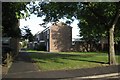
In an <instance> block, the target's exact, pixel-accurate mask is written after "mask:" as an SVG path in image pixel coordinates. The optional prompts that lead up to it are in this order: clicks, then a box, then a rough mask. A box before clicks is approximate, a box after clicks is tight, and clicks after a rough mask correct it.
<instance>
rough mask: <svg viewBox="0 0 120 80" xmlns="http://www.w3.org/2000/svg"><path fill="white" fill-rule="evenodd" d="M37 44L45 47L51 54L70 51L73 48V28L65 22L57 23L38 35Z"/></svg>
mask: <svg viewBox="0 0 120 80" xmlns="http://www.w3.org/2000/svg"><path fill="white" fill-rule="evenodd" d="M35 40H36V41H37V43H38V44H39V45H45V46H46V50H47V51H49V52H63V51H70V49H71V46H72V27H71V26H68V25H67V24H65V23H63V22H56V23H54V24H52V26H50V27H48V28H46V29H45V30H43V31H42V32H39V33H37V34H36V39H35Z"/></svg>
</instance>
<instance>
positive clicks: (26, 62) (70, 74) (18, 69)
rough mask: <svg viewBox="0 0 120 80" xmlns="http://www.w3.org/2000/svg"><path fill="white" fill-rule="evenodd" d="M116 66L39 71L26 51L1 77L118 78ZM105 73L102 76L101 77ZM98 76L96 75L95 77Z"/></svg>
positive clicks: (70, 79)
mask: <svg viewBox="0 0 120 80" xmlns="http://www.w3.org/2000/svg"><path fill="white" fill-rule="evenodd" d="M118 67H120V65H118V66H107V67H99V68H87V69H76V70H59V71H44V72H42V71H39V70H38V68H37V67H36V66H35V64H34V63H33V62H32V60H31V59H30V58H29V56H28V53H27V52H21V53H20V54H19V55H18V57H17V58H16V60H15V61H14V62H13V64H12V66H11V68H10V69H9V71H8V74H7V75H6V76H5V77H4V78H3V80H4V79H6V78H39V79H41V80H43V79H45V80H46V79H51V80H53V79H54V80H56V79H61V80H64V79H65V80H66V79H68V80H79V79H80V80H81V79H87V78H90V79H91V80H93V79H92V78H95V79H97V78H98V79H102V78H106V79H107V78H109V77H115V80H118V75H119V74H117V73H118V71H120V70H119V69H118ZM103 75H106V76H104V77H101V76H103ZM95 76H98V77H95Z"/></svg>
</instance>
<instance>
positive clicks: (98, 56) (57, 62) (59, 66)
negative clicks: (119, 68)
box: [30, 52, 120, 71]
mask: <svg viewBox="0 0 120 80" xmlns="http://www.w3.org/2000/svg"><path fill="white" fill-rule="evenodd" d="M30 57H31V58H32V59H33V60H34V62H35V63H36V65H37V66H38V68H39V69H40V70H41V71H48V70H68V69H80V68H92V67H102V66H107V65H108V64H107V63H108V56H107V54H106V53H95V52H88V53H80V52H59V53H45V52H37V53H36V52H31V53H30ZM116 58H117V62H119V61H118V58H120V56H118V55H117V56H116Z"/></svg>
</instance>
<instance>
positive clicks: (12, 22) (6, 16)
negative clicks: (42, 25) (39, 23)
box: [2, 2, 28, 37]
mask: <svg viewBox="0 0 120 80" xmlns="http://www.w3.org/2000/svg"><path fill="white" fill-rule="evenodd" d="M26 4H27V3H25V2H3V3H2V36H6V37H20V36H21V34H20V29H19V19H20V18H23V17H24V18H25V17H27V16H28V11H27V8H26ZM22 10H24V12H25V14H24V13H23V12H21V11H22Z"/></svg>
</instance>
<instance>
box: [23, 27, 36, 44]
mask: <svg viewBox="0 0 120 80" xmlns="http://www.w3.org/2000/svg"><path fill="white" fill-rule="evenodd" d="M23 30H24V31H23ZM22 31H23V32H24V33H23V35H22V39H23V40H25V39H28V40H29V42H32V41H33V40H34V36H33V34H32V33H31V30H30V29H29V28H28V26H25V27H24V28H22Z"/></svg>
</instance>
